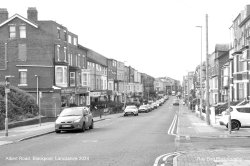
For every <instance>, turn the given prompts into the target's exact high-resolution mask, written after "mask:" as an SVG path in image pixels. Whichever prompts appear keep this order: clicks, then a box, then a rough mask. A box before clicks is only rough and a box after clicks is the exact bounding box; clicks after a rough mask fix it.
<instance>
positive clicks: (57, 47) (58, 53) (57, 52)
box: [56, 45, 60, 61]
mask: <svg viewBox="0 0 250 166" xmlns="http://www.w3.org/2000/svg"><path fill="white" fill-rule="evenodd" d="M56 54H57V61H60V45H57V46H56Z"/></svg>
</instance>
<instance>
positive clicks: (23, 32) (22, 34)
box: [19, 25, 26, 38]
mask: <svg viewBox="0 0 250 166" xmlns="http://www.w3.org/2000/svg"><path fill="white" fill-rule="evenodd" d="M19 32H20V38H26V26H25V25H21V26H20V27H19Z"/></svg>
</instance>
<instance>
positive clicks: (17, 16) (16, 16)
mask: <svg viewBox="0 0 250 166" xmlns="http://www.w3.org/2000/svg"><path fill="white" fill-rule="evenodd" d="M15 18H19V19H21V20H23V21H24V22H26V23H28V24H30V25H31V26H33V27H35V28H38V25H37V24H36V23H34V22H32V21H30V20H28V19H26V18H24V17H22V16H20V15H19V14H15V15H13V16H12V17H10V18H9V19H7V20H6V21H4V22H2V23H1V24H0V27H2V26H3V25H5V24H7V23H8V22H10V21H12V20H13V19H15Z"/></svg>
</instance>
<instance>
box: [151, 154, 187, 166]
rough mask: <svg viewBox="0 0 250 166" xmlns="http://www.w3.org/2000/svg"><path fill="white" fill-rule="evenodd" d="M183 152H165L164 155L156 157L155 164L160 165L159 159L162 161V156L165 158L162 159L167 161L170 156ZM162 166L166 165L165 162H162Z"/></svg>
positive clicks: (155, 165)
mask: <svg viewBox="0 0 250 166" xmlns="http://www.w3.org/2000/svg"><path fill="white" fill-rule="evenodd" d="M182 153H183V152H173V153H167V154H163V155H161V156H159V157H157V158H156V160H155V162H154V165H153V166H158V164H159V161H160V159H161V158H163V159H162V161H164V162H166V161H167V159H168V158H169V157H171V156H174V155H175V157H176V156H180V155H181V154H182ZM175 157H174V158H175ZM174 158H173V159H174ZM161 166H165V164H161Z"/></svg>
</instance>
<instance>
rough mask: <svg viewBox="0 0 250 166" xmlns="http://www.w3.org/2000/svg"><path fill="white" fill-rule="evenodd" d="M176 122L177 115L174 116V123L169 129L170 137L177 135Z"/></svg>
mask: <svg viewBox="0 0 250 166" xmlns="http://www.w3.org/2000/svg"><path fill="white" fill-rule="evenodd" d="M176 121H177V115H175V116H174V119H173V121H172V123H171V125H170V127H169V129H168V135H176V134H174V129H175V124H176Z"/></svg>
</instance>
